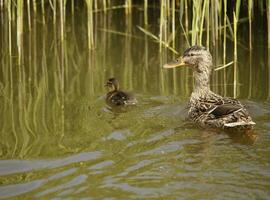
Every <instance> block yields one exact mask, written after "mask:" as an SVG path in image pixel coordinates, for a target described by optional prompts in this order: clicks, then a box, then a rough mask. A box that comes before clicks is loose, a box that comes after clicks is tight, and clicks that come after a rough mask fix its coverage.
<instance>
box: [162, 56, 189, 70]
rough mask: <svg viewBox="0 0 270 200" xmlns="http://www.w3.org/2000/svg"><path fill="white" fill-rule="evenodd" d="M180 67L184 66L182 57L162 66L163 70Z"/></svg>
mask: <svg viewBox="0 0 270 200" xmlns="http://www.w3.org/2000/svg"><path fill="white" fill-rule="evenodd" d="M182 66H186V63H185V62H184V61H183V59H182V57H180V58H178V59H176V60H173V61H171V62H169V63H167V64H165V65H163V68H166V69H168V68H175V67H182Z"/></svg>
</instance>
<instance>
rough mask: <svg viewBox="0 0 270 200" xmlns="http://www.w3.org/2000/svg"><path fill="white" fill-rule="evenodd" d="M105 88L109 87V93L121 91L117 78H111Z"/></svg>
mask: <svg viewBox="0 0 270 200" xmlns="http://www.w3.org/2000/svg"><path fill="white" fill-rule="evenodd" d="M105 87H107V88H108V89H109V91H117V90H119V82H118V80H117V79H116V78H109V79H108V80H107V82H106V84H105Z"/></svg>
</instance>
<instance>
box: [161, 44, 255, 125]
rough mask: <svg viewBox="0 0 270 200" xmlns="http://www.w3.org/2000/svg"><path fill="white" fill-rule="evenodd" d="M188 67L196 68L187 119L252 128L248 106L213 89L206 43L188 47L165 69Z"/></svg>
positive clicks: (202, 123)
mask: <svg viewBox="0 0 270 200" xmlns="http://www.w3.org/2000/svg"><path fill="white" fill-rule="evenodd" d="M179 66H188V67H190V68H191V69H192V70H193V76H194V78H195V87H194V89H193V92H192V94H191V97H190V100H189V104H188V108H189V111H188V119H189V120H191V121H193V122H195V123H198V124H199V125H200V126H203V127H213V128H222V129H230V130H231V129H234V130H236V129H237V130H248V129H252V128H253V126H254V125H255V122H253V121H252V118H251V116H250V115H249V113H248V111H247V109H246V108H245V107H244V106H243V105H242V104H241V102H240V101H239V100H237V99H234V98H229V97H222V96H220V95H218V94H215V93H214V92H212V91H211V90H210V86H209V79H210V74H211V67H212V56H211V53H210V52H209V51H208V50H207V49H206V48H205V47H203V46H197V45H195V46H192V47H190V48H188V49H186V50H185V51H184V53H183V56H182V57H180V58H178V59H176V60H174V61H172V62H170V63H167V64H165V65H164V66H163V67H164V68H174V67H179Z"/></svg>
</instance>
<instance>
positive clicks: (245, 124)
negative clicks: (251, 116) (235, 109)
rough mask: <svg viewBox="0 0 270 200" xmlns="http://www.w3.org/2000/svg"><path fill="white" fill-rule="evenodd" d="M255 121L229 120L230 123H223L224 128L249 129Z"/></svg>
mask: <svg viewBox="0 0 270 200" xmlns="http://www.w3.org/2000/svg"><path fill="white" fill-rule="evenodd" d="M255 124H256V123H255V122H253V121H249V122H243V121H241V122H231V123H226V124H224V127H225V128H244V129H249V128H252V127H253V126H254V125H255Z"/></svg>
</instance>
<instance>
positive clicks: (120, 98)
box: [105, 78, 137, 106]
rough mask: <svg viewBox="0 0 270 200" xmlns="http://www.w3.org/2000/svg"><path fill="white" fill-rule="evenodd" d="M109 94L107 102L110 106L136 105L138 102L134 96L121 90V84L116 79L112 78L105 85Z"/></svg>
mask: <svg viewBox="0 0 270 200" xmlns="http://www.w3.org/2000/svg"><path fill="white" fill-rule="evenodd" d="M105 86H106V87H108V89H109V92H108V93H107V95H106V102H107V104H108V105H110V106H121V105H135V104H136V103H137V100H136V99H135V98H134V97H133V95H132V94H129V93H127V92H123V91H120V90H119V82H118V81H117V80H116V79H115V78H110V79H108V81H107V82H106V84H105Z"/></svg>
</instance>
